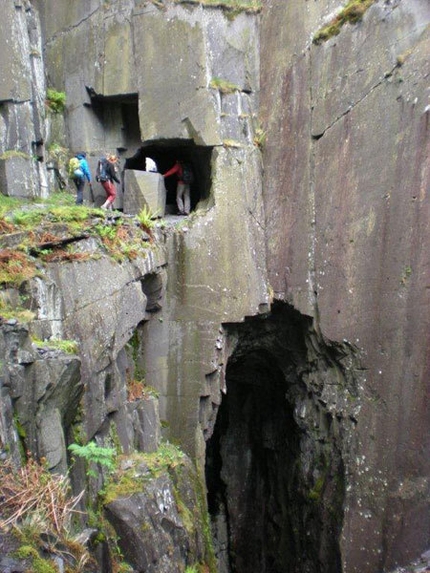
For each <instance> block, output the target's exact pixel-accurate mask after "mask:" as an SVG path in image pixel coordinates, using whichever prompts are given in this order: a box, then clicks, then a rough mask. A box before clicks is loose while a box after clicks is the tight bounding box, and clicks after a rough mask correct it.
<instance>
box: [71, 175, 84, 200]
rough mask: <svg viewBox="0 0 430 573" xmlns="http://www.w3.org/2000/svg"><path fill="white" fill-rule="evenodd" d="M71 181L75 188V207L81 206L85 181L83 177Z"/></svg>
mask: <svg viewBox="0 0 430 573" xmlns="http://www.w3.org/2000/svg"><path fill="white" fill-rule="evenodd" d="M73 181H74V183H75V186H76V205H82V204H83V202H84V187H85V179H84V178H83V177H76V178H75V179H73Z"/></svg>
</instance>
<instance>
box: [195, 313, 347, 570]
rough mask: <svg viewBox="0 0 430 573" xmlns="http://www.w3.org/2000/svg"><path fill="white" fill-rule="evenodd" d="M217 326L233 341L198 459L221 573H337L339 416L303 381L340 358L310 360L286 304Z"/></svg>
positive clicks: (299, 321) (302, 329)
mask: <svg viewBox="0 0 430 573" xmlns="http://www.w3.org/2000/svg"><path fill="white" fill-rule="evenodd" d="M225 328H226V331H227V334H228V336H230V337H231V340H235V341H237V343H236V345H235V348H234V351H233V353H232V354H231V356H230V358H229V361H228V364H227V369H226V386H227V393H226V395H225V397H223V401H222V403H221V405H220V408H219V411H218V416H217V419H216V423H215V428H214V432H213V434H212V437H211V438H210V439H209V440H208V442H207V457H206V482H207V490H208V507H209V513H210V515H211V521H212V531H213V536H214V546H215V550H216V554H217V558H218V567H219V573H242V572H244V571H258V572H259V573H284V572H285V571H288V572H290V573H305V572H306V573H339V572H340V571H341V561H340V549H339V535H340V530H341V524H342V521H343V510H342V506H343V500H344V495H345V489H344V475H345V470H344V463H343V460H342V455H341V447H340V444H339V439H338V436H339V428H338V427H337V425H338V424H339V419H338V418H336V417H334V416H333V414H332V413H331V412H329V411H328V410H326V404H325V402H324V401H321V400H320V399H319V392H317V391H316V388H315V387H308V385H307V383H306V380H307V378H308V377H309V378H311V377H312V379H313V382H314V385H315V379H316V377H318V369H319V368H320V369H321V370H322V374H321V378H322V379H325V377H326V376H327V372H326V370H327V368H330V367H331V366H330V365H331V364H332V362H333V360H337V359H338V358H339V357H338V356H337V354H336V352H335V350H331V352H327V355H326V356H323V355H322V356H321V357H320V358H318V359H317V358H316V357H315V356H312V357H310V356H309V350H308V345H307V343H306V339H307V337H308V333H309V330H310V328H311V320H310V319H309V318H308V317H305V316H301V315H300V314H299V313H297V312H295V311H294V310H293V309H292V308H291V307H288V305H275V306H274V308H273V311H272V314H271V315H269V316H266V317H265V318H263V319H262V318H259V317H258V318H257V317H256V318H251V319H247V320H245V323H244V324H236V325H225ZM333 368H335V366H333ZM338 370H339V369H337V372H338ZM305 410H306V413H303V412H305Z"/></svg>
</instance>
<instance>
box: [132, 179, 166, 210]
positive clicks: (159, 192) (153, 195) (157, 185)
mask: <svg viewBox="0 0 430 573" xmlns="http://www.w3.org/2000/svg"><path fill="white" fill-rule="evenodd" d="M124 185H125V188H126V190H127V191H126V193H125V194H124V213H127V214H129V215H137V214H139V213H140V211H141V210H142V209H143V208H144V207H146V208H147V209H149V211H150V213H153V214H154V215H155V216H157V217H164V214H165V210H166V188H165V186H164V179H163V177H162V176H161V175H160V174H159V173H150V172H148V171H137V170H133V169H127V170H126V171H125V177H124Z"/></svg>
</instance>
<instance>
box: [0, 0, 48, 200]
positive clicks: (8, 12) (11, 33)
mask: <svg viewBox="0 0 430 573" xmlns="http://www.w3.org/2000/svg"><path fill="white" fill-rule="evenodd" d="M2 8H3V11H2V21H1V34H0V37H1V39H0V54H1V56H0V58H1V62H0V64H1V65H0V69H1V72H0V75H1V78H0V80H1V81H0V85H1V87H0V134H1V136H0V186H1V190H2V193H3V195H10V196H18V197H33V196H40V195H42V196H44V195H45V196H46V194H47V185H46V170H45V169H44V167H43V165H42V164H41V163H40V162H38V161H37V160H36V159H37V158H39V159H40V158H42V156H43V143H44V140H45V139H46V134H45V123H44V120H45V103H44V102H45V77H44V69H43V60H42V42H41V36H40V25H39V18H38V14H37V12H36V11H35V10H34V8H33V6H32V5H31V3H30V2H28V0H17V1H15V2H11V1H8V2H5V3H4V6H3V7H2Z"/></svg>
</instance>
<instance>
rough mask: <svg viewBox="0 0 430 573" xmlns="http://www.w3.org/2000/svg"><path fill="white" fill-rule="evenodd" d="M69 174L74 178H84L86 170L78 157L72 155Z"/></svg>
mask: <svg viewBox="0 0 430 573" xmlns="http://www.w3.org/2000/svg"><path fill="white" fill-rule="evenodd" d="M67 171H68V174H69V177H71V178H72V179H82V178H83V177H84V172H83V171H82V167H81V162H80V161H79V159H78V158H77V157H72V158H71V159H70V160H69V166H68V169H67Z"/></svg>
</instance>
